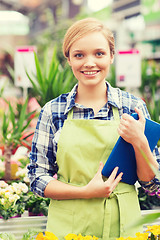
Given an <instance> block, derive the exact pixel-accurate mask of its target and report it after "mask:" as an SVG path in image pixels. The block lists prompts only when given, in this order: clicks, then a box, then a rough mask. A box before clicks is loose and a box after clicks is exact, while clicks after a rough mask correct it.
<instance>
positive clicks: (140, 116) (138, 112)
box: [135, 107, 145, 122]
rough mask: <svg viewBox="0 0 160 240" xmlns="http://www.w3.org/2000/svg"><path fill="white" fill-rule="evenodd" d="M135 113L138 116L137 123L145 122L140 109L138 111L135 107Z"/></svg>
mask: <svg viewBox="0 0 160 240" xmlns="http://www.w3.org/2000/svg"><path fill="white" fill-rule="evenodd" d="M135 112H136V113H137V114H138V117H139V121H141V122H145V117H144V115H143V112H142V110H140V109H138V108H136V107H135Z"/></svg>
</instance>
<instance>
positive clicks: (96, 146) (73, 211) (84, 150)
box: [47, 108, 142, 240]
mask: <svg viewBox="0 0 160 240" xmlns="http://www.w3.org/2000/svg"><path fill="white" fill-rule="evenodd" d="M72 115H73V111H70V112H69V114H68V118H67V120H66V121H65V122H64V125H63V128H62V131H61V134H60V138H59V141H58V150H57V164H58V166H59V170H58V174H57V175H58V180H59V181H62V182H64V183H67V184H71V185H74V186H79V187H81V186H84V185H86V184H87V183H88V182H89V181H90V180H91V179H92V178H93V177H94V175H95V174H96V172H97V170H98V168H99V162H100V161H102V162H103V163H105V161H106V160H107V158H108V156H109V154H110V153H111V151H112V149H113V146H114V145H115V143H116V141H117V139H118V133H117V127H118V125H119V112H118V109H116V108H113V115H114V120H108V121H107V120H98V119H90V120H86V119H72ZM136 217H140V208H139V203H138V197H137V193H136V190H135V187H134V185H129V184H125V183H122V182H120V183H119V184H118V186H117V187H116V189H115V190H114V191H113V193H112V194H111V195H110V197H109V198H94V199H74V200H51V202H50V206H49V211H48V222H47V231H50V232H53V233H54V234H55V235H56V236H57V237H58V238H59V239H60V240H64V236H66V235H67V234H69V233H75V234H79V233H81V234H82V235H95V236H96V237H99V238H100V239H103V240H109V239H110V240H111V239H113V240H115V239H116V238H117V237H120V236H121V237H128V236H135V233H136V232H137V231H141V230H142V229H141V227H140V228H139V227H138V228H132V229H127V228H126V227H127V225H128V224H129V223H131V221H133V220H135V219H136Z"/></svg>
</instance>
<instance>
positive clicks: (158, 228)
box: [146, 225, 160, 237]
mask: <svg viewBox="0 0 160 240" xmlns="http://www.w3.org/2000/svg"><path fill="white" fill-rule="evenodd" d="M146 232H151V233H152V234H153V235H154V236H156V237H157V236H158V235H160V225H153V226H147V230H146Z"/></svg>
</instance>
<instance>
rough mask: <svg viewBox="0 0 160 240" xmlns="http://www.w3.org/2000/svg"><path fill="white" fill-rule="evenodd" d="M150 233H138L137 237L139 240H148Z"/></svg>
mask: <svg viewBox="0 0 160 240" xmlns="http://www.w3.org/2000/svg"><path fill="white" fill-rule="evenodd" d="M148 235H149V233H139V232H138V233H136V236H137V238H138V239H139V240H147V239H148Z"/></svg>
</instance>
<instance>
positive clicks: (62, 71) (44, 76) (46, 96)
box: [26, 46, 76, 107]
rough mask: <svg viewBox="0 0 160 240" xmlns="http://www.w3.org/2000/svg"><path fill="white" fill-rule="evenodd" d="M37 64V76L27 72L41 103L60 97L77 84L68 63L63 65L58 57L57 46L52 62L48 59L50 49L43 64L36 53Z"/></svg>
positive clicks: (35, 94)
mask: <svg viewBox="0 0 160 240" xmlns="http://www.w3.org/2000/svg"><path fill="white" fill-rule="evenodd" d="M34 58H35V64H36V72H37V74H36V76H31V75H29V74H28V73H27V70H26V74H27V76H28V78H29V80H30V82H31V83H32V92H33V95H34V96H36V99H37V101H38V103H39V105H40V106H41V107H42V106H43V105H44V104H45V103H47V102H48V101H50V100H52V99H53V98H56V97H58V96H59V95H60V94H62V93H67V92H68V91H70V90H71V88H72V87H73V85H74V84H75V82H76V81H75V77H74V75H73V73H72V71H71V70H70V68H69V67H68V66H67V65H66V66H65V67H62V65H61V64H60V62H59V60H58V57H57V47H56V46H55V47H54V50H53V55H52V59H51V62H49V61H48V59H49V57H48V51H46V52H45V53H44V60H43V64H41V63H40V60H39V59H38V56H37V54H36V53H34Z"/></svg>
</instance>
